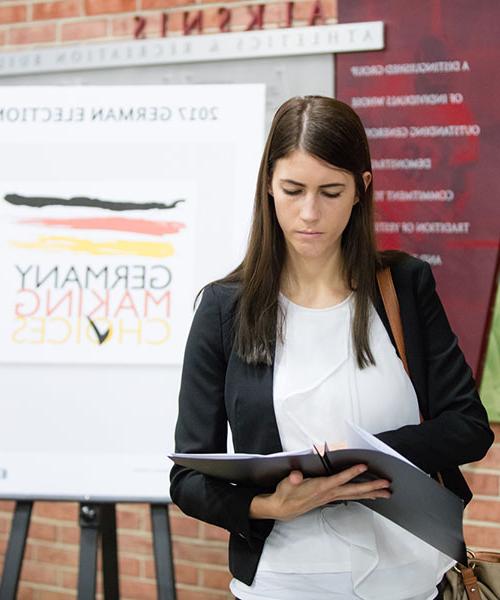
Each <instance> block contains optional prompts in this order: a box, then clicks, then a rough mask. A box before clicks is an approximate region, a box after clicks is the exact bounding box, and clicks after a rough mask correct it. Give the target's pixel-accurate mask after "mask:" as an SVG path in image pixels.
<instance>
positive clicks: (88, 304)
mask: <svg viewBox="0 0 500 600" xmlns="http://www.w3.org/2000/svg"><path fill="white" fill-rule="evenodd" d="M228 90H230V91H228ZM262 97H263V89H262V87H261V86H244V85H243V86H231V87H230V88H228V86H191V87H188V86H175V87H157V86H149V87H147V86H144V87H140V88H136V87H135V88H131V87H107V88H102V87H93V88H88V87H86V88H82V87H76V88H75V87H72V88H66V87H65V88H60V87H50V88H48V87H45V88H22V87H17V88H11V89H6V90H5V89H4V90H3V91H2V99H1V104H0V165H1V167H0V171H1V174H2V176H1V177H0V251H1V255H2V271H1V275H0V277H1V288H2V294H1V295H0V361H2V362H15V363H25V362H31V363H75V364H79V363H100V364H102V363H116V364H126V363H131V364H180V362H181V360H182V351H183V347H184V343H185V338H186V334H187V331H188V328H189V324H190V322H191V318H192V303H193V298H194V295H195V290H197V289H198V288H199V287H200V286H201V285H203V284H204V283H206V281H200V280H199V278H198V279H197V278H196V274H195V262H196V260H197V246H198V254H200V251H202V249H203V247H205V248H206V246H207V245H210V246H214V245H215V246H217V245H218V244H220V243H221V242H222V240H216V239H213V238H212V239H210V237H208V236H207V235H206V232H207V231H210V230H211V229H213V224H210V223H209V221H210V219H219V220H222V221H223V222H224V223H225V224H226V225H229V226H231V229H232V230H233V229H236V230H239V229H240V228H241V227H242V226H243V227H244V226H245V225H246V224H247V219H245V220H244V221H243V222H241V223H235V224H233V219H234V217H235V216H237V215H238V212H239V211H238V207H235V206H234V203H235V202H237V201H238V197H241V198H242V199H243V198H248V197H249V196H251V190H250V189H248V188H246V187H245V181H244V180H243V181H242V183H243V186H241V187H240V186H239V185H237V184H236V185H233V184H234V183H236V181H237V180H236V179H234V178H235V176H236V175H237V174H238V171H241V170H243V169H244V168H245V165H244V164H243V161H244V160H245V158H246V155H247V153H246V152H239V151H238V150H239V148H238V146H239V147H241V146H243V145H244V144H250V147H251V146H254V145H255V142H257V143H258V144H260V143H261V140H262V125H261V124H259V125H258V126H257V127H255V121H253V120H252V119H251V120H250V121H249V120H248V114H244V113H247V110H246V109H242V110H238V107H244V106H252V105H254V102H255V106H262V104H263V102H262ZM34 100H36V102H34ZM259 101H260V102H259ZM261 116H262V115H261V114H260V112H259V109H258V110H257V112H256V117H257V120H260V119H261ZM251 122H253V127H252V128H250V127H249V126H248V125H249V123H251ZM251 138H253V141H252V139H251ZM172 157H174V158H175V160H174V161H173V164H172ZM238 160H241V161H242V164H240V165H238V164H237V161H238ZM223 179H226V181H225V182H224V183H222V184H221V185H218V184H219V182H221V180H223ZM217 185H218V187H219V190H220V192H219V194H220V195H219V196H218V197H217V198H215V199H214V198H210V195H209V194H207V193H206V192H207V191H208V190H210V189H211V188H212V189H213V188H214V187H215V186H217ZM214 200H215V202H214ZM207 203H210V205H211V206H210V209H211V210H210V212H209V211H207V206H206V205H207ZM200 204H201V205H204V206H202V207H201V208H200ZM245 204H246V206H247V207H248V203H247V202H245ZM200 215H205V218H204V220H203V219H202V220H200ZM241 230H242V231H243V229H241ZM231 237H232V234H231V233H229V235H228V236H224V244H225V243H226V242H227V241H229V242H231ZM228 238H229V239H228ZM231 266H233V265H231ZM229 268H230V267H229Z"/></svg>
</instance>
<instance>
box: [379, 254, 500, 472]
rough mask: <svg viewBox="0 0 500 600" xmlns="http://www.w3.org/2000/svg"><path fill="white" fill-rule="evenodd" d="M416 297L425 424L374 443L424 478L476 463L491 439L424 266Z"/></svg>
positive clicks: (470, 378)
mask: <svg viewBox="0 0 500 600" xmlns="http://www.w3.org/2000/svg"><path fill="white" fill-rule="evenodd" d="M416 295H417V298H416V300H417V306H418V307H419V312H420V327H422V328H423V331H422V334H423V335H422V337H423V344H424V346H423V347H424V353H425V356H424V361H425V365H426V371H427V382H426V383H427V398H428V407H429V414H428V415H426V417H427V419H428V420H426V421H424V422H423V423H421V424H420V425H406V426H404V427H401V428H399V429H396V430H393V431H385V432H382V433H379V434H378V435H377V437H378V438H379V439H380V440H382V441H383V442H385V443H386V444H388V445H389V446H391V447H392V448H394V449H395V450H396V451H398V452H399V453H401V454H402V455H403V456H406V457H407V458H408V459H409V460H410V461H411V462H413V463H414V464H415V465H417V466H418V467H420V468H421V469H423V470H424V471H425V472H427V473H436V472H439V471H443V470H445V469H448V468H453V467H457V466H459V465H462V464H465V463H470V462H474V461H477V460H480V459H481V458H483V456H484V455H485V454H486V452H487V450H488V448H489V447H490V446H491V444H492V443H493V439H494V435H493V432H492V431H491V429H490V428H489V426H488V417H487V414H486V410H485V409H484V407H483V405H482V403H481V400H480V399H479V395H478V393H477V389H476V385H475V381H474V378H473V375H472V371H471V369H470V367H469V366H468V364H467V363H466V361H465V358H464V355H463V353H462V351H461V350H460V347H459V345H458V341H457V337H456V335H455V334H454V333H453V331H452V330H451V327H450V325H449V322H448V319H447V317H446V314H445V312H444V309H443V306H442V304H441V301H440V299H439V297H438V295H437V293H436V285H435V280H434V276H433V274H432V271H431V268H430V266H429V264H428V263H423V264H422V267H421V272H420V276H419V277H418V279H417V290H416Z"/></svg>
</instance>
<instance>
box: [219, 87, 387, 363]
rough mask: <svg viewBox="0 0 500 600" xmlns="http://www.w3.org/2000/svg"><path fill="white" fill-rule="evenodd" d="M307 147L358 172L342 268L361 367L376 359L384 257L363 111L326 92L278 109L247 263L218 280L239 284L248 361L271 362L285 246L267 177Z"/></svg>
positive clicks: (239, 317)
mask: <svg viewBox="0 0 500 600" xmlns="http://www.w3.org/2000/svg"><path fill="white" fill-rule="evenodd" d="M297 149H300V150H303V151H305V152H307V153H309V154H311V155H313V156H315V157H317V158H319V159H321V160H323V161H326V162H327V163H329V164H331V165H334V166H336V167H340V168H342V169H345V170H346V171H349V172H350V173H351V174H352V175H353V176H354V181H355V185H356V194H357V197H358V199H359V202H357V203H356V204H354V206H353V210H352V214H351V217H350V220H349V222H348V224H347V227H346V228H345V230H344V232H343V234H342V239H341V251H342V261H343V275H344V277H345V281H346V284H347V285H348V286H349V287H350V288H351V289H355V290H356V294H355V310H354V321H353V342H354V348H355V352H356V359H357V363H358V365H359V367H360V368H363V367H366V366H368V365H369V364H375V361H374V358H373V355H372V353H371V350H370V346H369V336H368V320H369V314H370V313H369V306H370V300H373V299H374V295H375V289H376V271H377V268H378V267H379V260H380V259H379V257H378V254H377V249H376V245H375V233H374V218H373V186H372V183H370V184H369V185H368V187H367V188H366V190H365V184H364V181H363V177H362V174H363V172H364V171H369V172H370V173H371V172H372V168H371V160H370V150H369V148H368V140H367V138H366V134H365V130H364V127H363V125H362V123H361V120H360V119H359V117H358V115H357V114H356V113H355V112H354V111H353V110H352V109H351V108H350V107H349V106H348V105H347V104H345V103H343V102H341V101H339V100H335V99H333V98H327V97H323V96H300V97H295V98H290V99H289V100H287V101H286V102H285V103H284V104H282V105H281V106H280V108H279V109H278V111H277V112H276V114H275V116H274V119H273V122H272V125H271V129H270V131H269V135H268V138H267V141H266V145H265V147H264V152H263V155H262V160H261V163H260V168H259V173H258V177H257V188H256V192H255V202H254V209H253V221H252V226H251V231H250V237H249V242H248V247H247V251H246V254H245V257H244V259H243V261H242V263H241V264H240V265H239V266H238V267H237V268H236V269H235V270H234V271H232V272H231V273H229V275H227V276H226V277H224V278H223V279H221V280H219V283H235V282H237V283H238V284H239V286H238V288H239V293H238V302H237V308H236V315H235V317H236V318H235V331H234V335H235V345H236V351H237V353H238V355H239V356H240V358H241V359H242V360H244V361H245V362H247V363H249V364H259V363H265V364H268V365H270V364H272V360H273V351H274V344H275V343H276V336H279V337H281V336H282V332H283V323H284V315H283V313H282V312H281V310H280V305H279V302H278V294H279V290H280V280H281V273H282V269H283V264H284V260H285V257H286V246H285V240H284V236H283V232H282V230H281V227H280V226H279V224H278V220H277V217H276V211H275V208H274V200H273V197H272V196H271V195H270V194H269V191H268V190H269V183H270V182H271V178H272V175H273V170H274V165H275V164H276V161H277V160H279V159H280V158H283V157H285V156H287V155H288V154H290V153H291V152H293V151H294V150H297Z"/></svg>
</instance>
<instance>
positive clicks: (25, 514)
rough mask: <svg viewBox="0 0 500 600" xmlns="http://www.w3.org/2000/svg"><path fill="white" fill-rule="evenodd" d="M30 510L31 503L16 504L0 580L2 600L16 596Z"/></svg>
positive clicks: (13, 598) (11, 599)
mask: <svg viewBox="0 0 500 600" xmlns="http://www.w3.org/2000/svg"><path fill="white" fill-rule="evenodd" d="M32 508H33V502H31V501H18V502H16V508H15V511H14V517H13V519H12V525H11V528H10V536H9V543H8V546H7V552H6V553H5V561H4V565H3V573H2V579H1V580H0V598H1V599H2V600H15V598H16V595H17V588H18V585H19V575H20V573H21V566H22V564H23V557H24V549H25V547H26V539H27V537H28V529H29V524H30V518H31V510H32Z"/></svg>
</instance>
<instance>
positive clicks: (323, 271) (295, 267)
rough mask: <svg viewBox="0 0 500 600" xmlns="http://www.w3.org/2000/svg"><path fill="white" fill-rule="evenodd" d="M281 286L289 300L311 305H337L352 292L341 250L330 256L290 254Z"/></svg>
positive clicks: (313, 306)
mask: <svg viewBox="0 0 500 600" xmlns="http://www.w3.org/2000/svg"><path fill="white" fill-rule="evenodd" d="M280 287H281V292H282V293H283V294H284V295H285V296H286V297H287V298H288V299H289V300H291V301H292V302H295V303H296V304H300V305H302V306H308V307H310V308H324V307H327V306H333V305H334V304H338V303H339V302H342V300H345V298H346V297H347V296H348V295H349V293H350V292H351V289H350V288H349V286H348V285H347V284H346V281H345V277H344V274H343V269H342V260H341V255H340V251H339V252H338V253H336V254H335V255H332V256H329V257H328V258H327V259H326V260H325V259H319V258H318V259H316V258H315V259H312V258H309V257H303V256H297V255H290V254H289V255H288V256H287V260H286V261H285V264H284V266H283V272H282V275H281V286H280Z"/></svg>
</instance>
